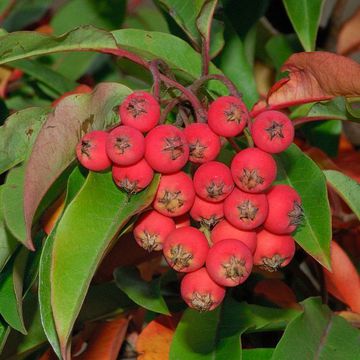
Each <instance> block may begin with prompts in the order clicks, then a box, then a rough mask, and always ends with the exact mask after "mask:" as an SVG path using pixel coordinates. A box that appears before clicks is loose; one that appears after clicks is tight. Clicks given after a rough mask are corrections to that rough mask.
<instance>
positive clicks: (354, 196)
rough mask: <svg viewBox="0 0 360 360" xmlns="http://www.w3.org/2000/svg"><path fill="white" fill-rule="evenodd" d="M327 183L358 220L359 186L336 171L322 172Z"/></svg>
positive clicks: (359, 214) (359, 213) (359, 212)
mask: <svg viewBox="0 0 360 360" xmlns="http://www.w3.org/2000/svg"><path fill="white" fill-rule="evenodd" d="M323 172H324V174H325V176H326V180H327V182H328V183H329V184H330V185H331V187H332V188H333V189H334V190H335V191H336V192H337V193H338V194H339V196H340V197H341V198H342V199H343V200H344V201H345V202H346V204H348V205H349V207H350V209H351V210H352V211H353V212H354V214H355V215H356V216H357V217H358V219H360V184H359V183H358V182H357V181H355V180H353V179H352V178H350V177H348V176H346V175H344V174H343V173H341V172H339V171H336V170H324V171H323Z"/></svg>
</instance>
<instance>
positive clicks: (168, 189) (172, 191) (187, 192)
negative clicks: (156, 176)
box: [153, 171, 195, 217]
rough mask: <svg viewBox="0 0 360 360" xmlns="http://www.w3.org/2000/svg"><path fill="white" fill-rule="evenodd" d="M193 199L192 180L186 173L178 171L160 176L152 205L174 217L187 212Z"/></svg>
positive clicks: (164, 213)
mask: <svg viewBox="0 0 360 360" xmlns="http://www.w3.org/2000/svg"><path fill="white" fill-rule="evenodd" d="M194 199H195V191H194V186H193V182H192V181H191V179H190V177H189V176H188V175H187V174H185V173H184V172H182V171H179V172H177V173H175V174H171V175H163V176H162V177H161V179H160V184H159V187H158V190H157V193H156V196H155V199H154V203H153V206H154V208H155V209H156V210H157V211H158V212H159V213H161V214H163V215H166V216H170V217H175V216H180V215H183V214H185V213H186V212H188V211H189V210H190V208H191V206H192V205H193V203H194Z"/></svg>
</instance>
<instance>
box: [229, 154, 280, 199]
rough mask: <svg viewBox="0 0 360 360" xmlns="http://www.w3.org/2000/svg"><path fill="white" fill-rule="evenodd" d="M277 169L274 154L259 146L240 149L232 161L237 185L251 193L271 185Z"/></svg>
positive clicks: (233, 174)
mask: <svg viewBox="0 0 360 360" xmlns="http://www.w3.org/2000/svg"><path fill="white" fill-rule="evenodd" d="M276 171H277V167H276V162H275V160H274V159H273V158H272V156H271V155H269V154H268V153H266V152H264V151H262V150H260V149H257V148H248V149H245V150H242V151H240V152H239V153H237V154H236V155H235V156H234V158H233V160H232V162H231V173H232V176H233V179H234V181H235V184H236V186H237V187H238V188H239V189H240V190H242V191H246V192H250V193H259V192H262V191H264V190H266V189H267V188H268V187H270V186H271V184H272V182H273V181H274V180H275V178H276Z"/></svg>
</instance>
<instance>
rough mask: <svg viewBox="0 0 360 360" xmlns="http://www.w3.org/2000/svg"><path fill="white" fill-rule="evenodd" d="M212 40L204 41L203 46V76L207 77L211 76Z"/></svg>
mask: <svg viewBox="0 0 360 360" xmlns="http://www.w3.org/2000/svg"><path fill="white" fill-rule="evenodd" d="M209 52H210V39H207V40H206V39H204V38H203V39H202V46H201V57H202V71H201V72H202V76H207V75H208V74H209V65H210V54H209Z"/></svg>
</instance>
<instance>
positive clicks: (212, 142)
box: [184, 123, 221, 164]
mask: <svg viewBox="0 0 360 360" xmlns="http://www.w3.org/2000/svg"><path fill="white" fill-rule="evenodd" d="M184 135H185V137H186V140H187V142H188V143H189V148H190V155H189V160H190V161H191V162H193V163H198V164H202V163H205V162H208V161H211V160H214V159H215V158H216V157H217V156H218V154H219V152H220V148H221V142H220V137H219V136H218V135H216V134H215V133H214V132H213V131H212V130H211V129H210V128H209V126H208V125H207V124H200V123H193V124H190V125H188V126H187V127H186V128H185V129H184Z"/></svg>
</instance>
